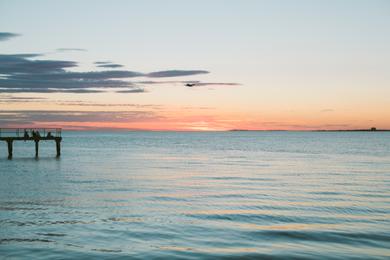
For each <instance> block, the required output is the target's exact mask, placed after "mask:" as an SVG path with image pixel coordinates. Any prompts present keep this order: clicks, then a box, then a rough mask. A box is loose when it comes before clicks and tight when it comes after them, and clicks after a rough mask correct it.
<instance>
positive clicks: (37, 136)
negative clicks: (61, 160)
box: [0, 128, 62, 159]
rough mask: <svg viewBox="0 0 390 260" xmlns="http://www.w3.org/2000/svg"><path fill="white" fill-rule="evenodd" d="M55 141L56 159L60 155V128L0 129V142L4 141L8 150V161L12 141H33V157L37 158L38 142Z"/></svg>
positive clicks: (10, 154)
mask: <svg viewBox="0 0 390 260" xmlns="http://www.w3.org/2000/svg"><path fill="white" fill-rule="evenodd" d="M50 140H52V141H55V143H56V151H57V154H56V155H57V157H59V156H60V155H61V141H62V137H61V128H0V141H5V142H6V143H7V148H8V159H12V156H13V142H14V141H34V142H35V157H38V156H39V142H40V141H50Z"/></svg>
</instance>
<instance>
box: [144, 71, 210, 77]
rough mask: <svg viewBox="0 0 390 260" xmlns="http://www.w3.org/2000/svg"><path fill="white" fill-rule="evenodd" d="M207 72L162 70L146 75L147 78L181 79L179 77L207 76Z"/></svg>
mask: <svg viewBox="0 0 390 260" xmlns="http://www.w3.org/2000/svg"><path fill="white" fill-rule="evenodd" d="M208 73H210V72H209V71H207V70H163V71H156V72H151V73H148V74H146V75H145V76H147V77H149V78H168V77H181V76H193V75H199V74H208Z"/></svg>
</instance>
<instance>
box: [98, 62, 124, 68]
mask: <svg viewBox="0 0 390 260" xmlns="http://www.w3.org/2000/svg"><path fill="white" fill-rule="evenodd" d="M94 64H95V65H96V67H100V68H122V67H123V65H121V64H117V63H112V62H111V61H96V62H94Z"/></svg>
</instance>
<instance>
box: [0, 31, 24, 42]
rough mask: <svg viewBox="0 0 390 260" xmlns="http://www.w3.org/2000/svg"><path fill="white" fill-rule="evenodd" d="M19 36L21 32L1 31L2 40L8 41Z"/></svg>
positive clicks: (0, 38) (0, 37)
mask: <svg viewBox="0 0 390 260" xmlns="http://www.w3.org/2000/svg"><path fill="white" fill-rule="evenodd" d="M17 36H20V34H17V33H10V32H0V41H7V40H9V39H11V38H14V37H17Z"/></svg>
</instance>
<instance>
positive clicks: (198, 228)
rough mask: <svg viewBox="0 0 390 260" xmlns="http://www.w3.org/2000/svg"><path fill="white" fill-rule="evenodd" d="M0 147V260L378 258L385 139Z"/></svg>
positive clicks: (252, 136)
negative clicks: (10, 153)
mask: <svg viewBox="0 0 390 260" xmlns="http://www.w3.org/2000/svg"><path fill="white" fill-rule="evenodd" d="M63 136H64V141H63V143H62V145H63V154H62V157H61V158H60V159H58V160H57V159H55V158H54V155H55V145H54V142H47V143H42V144H41V151H40V152H41V157H40V159H39V160H35V159H34V158H33V156H34V146H33V143H31V142H30V143H23V142H18V143H16V144H15V147H14V156H15V157H14V159H13V160H11V161H9V160H7V159H6V156H7V152H6V144H5V143H4V142H3V143H0V145H1V146H0V258H2V257H11V258H12V257H15V258H29V259H30V258H37V259H44V258H61V259H63V258H88V257H89V258H102V257H103V258H121V257H133V258H147V259H150V258H194V259H198V258H224V257H227V258H230V257H233V258H234V257H248V258H251V257H253V258H261V257H263V258H267V257H269V258H273V257H281V258H283V257H284V258H287V257H288V258H293V257H295V258H324V257H326V258H335V259H336V258H340V259H344V258H361V259H368V258H383V259H385V258H386V259H389V257H390V133H383V132H382V133H379V132H376V133H370V132H360V133H358V132H356V133H314V132H313V133H310V132H309V133H306V132H224V133H160V132H130V133H93V132H67V133H64V134H63Z"/></svg>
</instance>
